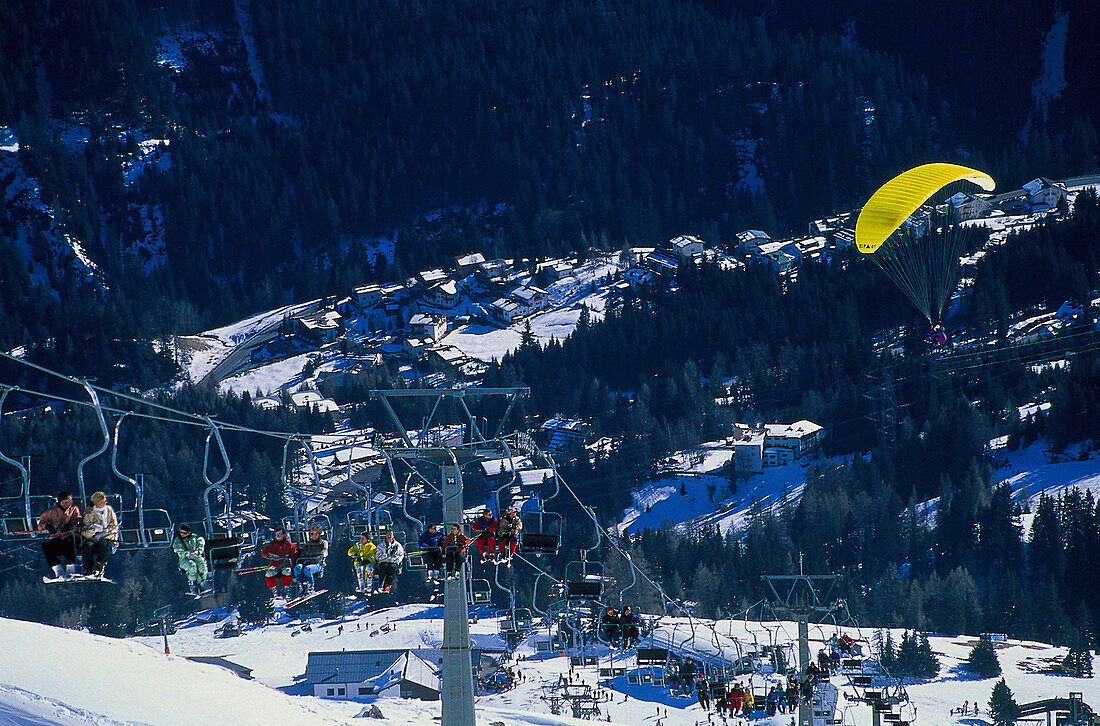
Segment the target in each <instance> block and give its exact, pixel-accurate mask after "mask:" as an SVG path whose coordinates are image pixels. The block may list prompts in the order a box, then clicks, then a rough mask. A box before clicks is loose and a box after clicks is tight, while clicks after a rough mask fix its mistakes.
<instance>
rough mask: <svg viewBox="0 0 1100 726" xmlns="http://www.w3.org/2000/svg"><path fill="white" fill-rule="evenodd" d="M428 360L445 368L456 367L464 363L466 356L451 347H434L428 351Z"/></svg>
mask: <svg viewBox="0 0 1100 726" xmlns="http://www.w3.org/2000/svg"><path fill="white" fill-rule="evenodd" d="M428 359H429V360H431V361H433V362H435V363H438V364H439V365H442V366H446V367H458V366H461V365H462V364H463V363H464V362H465V361H466V354H465V353H463V352H462V351H461V350H459V349H458V348H456V347H455V346H453V345H435V346H432V348H431V349H430V350H429V351H428Z"/></svg>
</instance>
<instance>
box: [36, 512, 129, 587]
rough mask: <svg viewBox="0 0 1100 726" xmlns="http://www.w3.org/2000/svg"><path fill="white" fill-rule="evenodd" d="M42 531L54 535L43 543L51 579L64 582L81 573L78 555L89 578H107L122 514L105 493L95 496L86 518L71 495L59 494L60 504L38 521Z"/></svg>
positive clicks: (116, 544)
mask: <svg viewBox="0 0 1100 726" xmlns="http://www.w3.org/2000/svg"><path fill="white" fill-rule="evenodd" d="M38 531H44V532H48V533H49V535H50V536H49V537H48V538H47V539H46V540H45V541H44V542H43V543H42V551H43V552H44V553H45V554H46V565H47V567H49V570H50V572H49V574H48V575H47V578H48V579H54V580H63V579H67V578H68V577H70V576H72V575H75V574H77V572H76V562H77V556H78V555H79V556H80V558H81V559H82V561H83V574H84V575H85V576H86V577H103V576H104V574H103V573H104V570H105V569H106V567H107V559H108V558H109V557H110V556H111V555H113V554H114V553H115V550H117V549H118V542H119V530H118V514H116V513H115V510H114V508H113V507H112V506H111V505H110V504H108V503H107V495H106V494H104V493H103V492H95V493H94V494H92V496H91V506H89V507H88V509H87V510H86V511H85V512H84V514H83V515H81V513H80V507H79V506H77V505H76V504H75V503H74V502H73V495H72V493H71V492H67V491H63V492H59V493H58V495H57V504H55V505H54V506H53V507H50V508H49V509H47V510H46V511H45V512H43V513H42V516H40V517H39V518H38Z"/></svg>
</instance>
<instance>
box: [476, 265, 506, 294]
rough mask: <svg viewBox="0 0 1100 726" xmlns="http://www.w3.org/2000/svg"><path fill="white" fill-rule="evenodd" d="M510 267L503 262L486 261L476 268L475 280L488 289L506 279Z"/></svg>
mask: <svg viewBox="0 0 1100 726" xmlns="http://www.w3.org/2000/svg"><path fill="white" fill-rule="evenodd" d="M511 270H512V268H511V266H510V265H509V264H508V263H507V262H506V261H505V260H486V261H485V262H482V263H481V264H480V265H478V266H477V273H476V274H477V279H478V280H479V281H480V282H481V283H482V284H484V285H486V286H487V287H489V288H490V289H492V288H493V287H494V286H496V285H501V284H503V283H504V282H505V281H507V279H508V274H509V273H510V272H511Z"/></svg>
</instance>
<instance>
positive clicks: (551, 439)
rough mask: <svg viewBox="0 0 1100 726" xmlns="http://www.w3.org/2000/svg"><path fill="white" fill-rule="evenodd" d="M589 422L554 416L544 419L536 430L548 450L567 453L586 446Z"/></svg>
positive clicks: (538, 437)
mask: <svg viewBox="0 0 1100 726" xmlns="http://www.w3.org/2000/svg"><path fill="white" fill-rule="evenodd" d="M588 434H589V427H588V424H586V423H585V422H583V421H581V420H579V419H571V418H565V417H564V416H554V417H552V418H548V419H547V420H545V421H543V422H542V424H541V425H540V426H539V428H538V431H537V432H536V438H537V439H538V440H540V441H542V442H544V446H545V448H546V450H547V451H549V452H550V453H552V454H565V453H568V452H569V451H570V450H571V449H574V448H580V447H582V446H584V443H585V441H586V440H587V439H588Z"/></svg>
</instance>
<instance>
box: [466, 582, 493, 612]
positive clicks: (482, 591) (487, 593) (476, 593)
mask: <svg viewBox="0 0 1100 726" xmlns="http://www.w3.org/2000/svg"><path fill="white" fill-rule="evenodd" d="M466 592H467V597H468V599H469V604H470V605H488V604H489V603H490V602H492V599H493V589H492V586H491V585H490V584H489V581H488V580H486V579H483V578H471V579H470V587H469V588H467V590H466Z"/></svg>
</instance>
